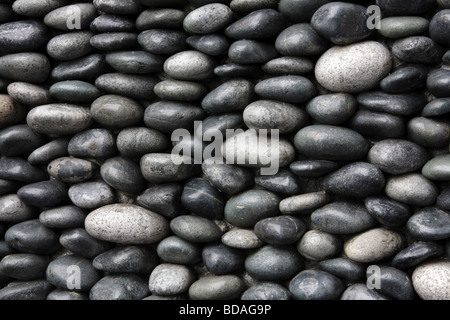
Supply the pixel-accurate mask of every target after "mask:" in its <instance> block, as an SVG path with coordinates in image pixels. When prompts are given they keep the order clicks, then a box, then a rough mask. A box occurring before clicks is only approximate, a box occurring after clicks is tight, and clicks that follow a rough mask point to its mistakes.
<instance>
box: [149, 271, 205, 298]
mask: <svg viewBox="0 0 450 320" xmlns="http://www.w3.org/2000/svg"><path fill="white" fill-rule="evenodd" d="M196 280H197V275H196V274H195V273H194V270H193V269H191V268H190V267H188V266H184V265H179V264H171V263H161V264H159V265H158V266H156V267H155V269H153V271H152V272H151V274H150V279H149V284H148V286H149V289H150V292H151V293H152V294H156V295H163V296H166V295H177V294H181V293H183V292H186V291H188V290H189V287H190V286H191V285H192V284H193V283H194V282H195V281H196Z"/></svg>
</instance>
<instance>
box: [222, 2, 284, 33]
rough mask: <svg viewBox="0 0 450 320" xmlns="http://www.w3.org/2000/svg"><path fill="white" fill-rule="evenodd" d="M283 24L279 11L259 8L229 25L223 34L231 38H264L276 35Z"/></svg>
mask: <svg viewBox="0 0 450 320" xmlns="http://www.w3.org/2000/svg"><path fill="white" fill-rule="evenodd" d="M284 26H285V21H284V17H283V15H282V14H281V13H280V12H278V11H277V10H274V9H259V10H256V11H253V12H251V13H249V14H248V15H246V16H245V17H243V18H241V19H239V20H237V21H236V22H234V23H232V24H231V25H229V26H228V27H227V28H226V29H225V35H226V36H228V37H230V38H232V39H264V38H270V37H274V36H277V35H278V34H279V33H280V32H281V30H283V28H284Z"/></svg>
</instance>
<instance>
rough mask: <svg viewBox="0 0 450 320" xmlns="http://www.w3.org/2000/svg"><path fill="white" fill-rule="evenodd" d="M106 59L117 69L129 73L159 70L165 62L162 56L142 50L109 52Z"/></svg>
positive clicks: (145, 72)
mask: <svg viewBox="0 0 450 320" xmlns="http://www.w3.org/2000/svg"><path fill="white" fill-rule="evenodd" d="M105 59H106V62H107V63H108V64H109V65H110V66H111V67H113V68H114V69H115V70H116V71H118V72H121V73H128V74H130V73H131V74H147V73H153V72H159V71H161V70H162V68H163V64H164V60H163V59H162V57H160V56H158V55H156V54H153V53H150V52H146V51H140V50H136V51H114V52H109V53H107V54H106V55H105Z"/></svg>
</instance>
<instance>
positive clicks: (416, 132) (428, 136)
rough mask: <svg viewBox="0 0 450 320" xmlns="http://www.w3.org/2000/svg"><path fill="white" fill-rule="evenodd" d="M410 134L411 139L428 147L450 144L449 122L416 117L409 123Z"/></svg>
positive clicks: (408, 130)
mask: <svg viewBox="0 0 450 320" xmlns="http://www.w3.org/2000/svg"><path fill="white" fill-rule="evenodd" d="M407 132H408V136H409V138H410V140H411V141H413V142H415V143H418V144H420V145H422V146H424V147H426V148H440V147H445V146H447V144H448V141H449V138H450V125H449V124H448V123H447V122H444V121H440V120H434V119H429V118H425V117H415V118H412V119H411V120H409V122H408V125H407Z"/></svg>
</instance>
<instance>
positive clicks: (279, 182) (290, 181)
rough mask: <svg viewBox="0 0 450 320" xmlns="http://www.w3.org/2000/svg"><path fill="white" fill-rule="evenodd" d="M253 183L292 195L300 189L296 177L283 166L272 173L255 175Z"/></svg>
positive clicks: (282, 193)
mask: <svg viewBox="0 0 450 320" xmlns="http://www.w3.org/2000/svg"><path fill="white" fill-rule="evenodd" d="M255 184H256V185H258V186H261V187H263V188H264V189H266V190H269V191H273V192H276V193H279V194H281V195H294V194H298V193H300V192H301V190H302V186H301V182H300V181H299V179H298V177H297V176H296V175H295V174H294V173H292V172H291V171H290V170H288V169H285V168H283V169H280V170H278V172H277V173H275V174H272V175H264V174H262V175H257V176H256V177H255Z"/></svg>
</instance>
